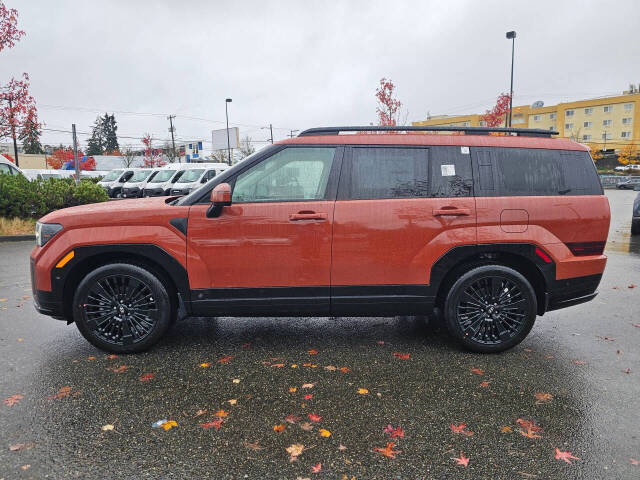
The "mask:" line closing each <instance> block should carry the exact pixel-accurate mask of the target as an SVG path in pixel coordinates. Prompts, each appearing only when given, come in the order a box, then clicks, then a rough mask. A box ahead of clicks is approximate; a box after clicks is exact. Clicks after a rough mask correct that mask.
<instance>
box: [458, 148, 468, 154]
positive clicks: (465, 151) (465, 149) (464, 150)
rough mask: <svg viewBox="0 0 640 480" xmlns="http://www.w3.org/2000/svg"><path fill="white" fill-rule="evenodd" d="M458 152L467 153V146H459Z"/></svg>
mask: <svg viewBox="0 0 640 480" xmlns="http://www.w3.org/2000/svg"><path fill="white" fill-rule="evenodd" d="M460 153H463V154H465V155H469V147H460Z"/></svg>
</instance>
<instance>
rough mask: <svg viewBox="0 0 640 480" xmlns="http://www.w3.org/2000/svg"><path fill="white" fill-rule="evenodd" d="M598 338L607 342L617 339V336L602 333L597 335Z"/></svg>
mask: <svg viewBox="0 0 640 480" xmlns="http://www.w3.org/2000/svg"><path fill="white" fill-rule="evenodd" d="M596 338H599V339H601V340H605V341H607V342H613V341H615V338H611V337H603V336H601V335H596Z"/></svg>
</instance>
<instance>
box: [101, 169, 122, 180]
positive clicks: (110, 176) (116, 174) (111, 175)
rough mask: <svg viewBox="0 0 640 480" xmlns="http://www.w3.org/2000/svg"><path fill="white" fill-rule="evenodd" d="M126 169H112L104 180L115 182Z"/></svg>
mask: <svg viewBox="0 0 640 480" xmlns="http://www.w3.org/2000/svg"><path fill="white" fill-rule="evenodd" d="M123 171H124V170H111V171H110V172H109V173H107V174H106V175H105V176H104V178H103V179H102V181H103V182H113V181H114V180H115V179H116V178H118V177H119V176H120V174H121V173H122V172H123Z"/></svg>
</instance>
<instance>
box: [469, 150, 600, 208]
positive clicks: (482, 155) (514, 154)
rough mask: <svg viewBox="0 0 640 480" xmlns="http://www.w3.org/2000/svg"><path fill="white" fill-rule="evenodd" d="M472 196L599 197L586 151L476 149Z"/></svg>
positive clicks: (596, 177) (596, 183)
mask: <svg viewBox="0 0 640 480" xmlns="http://www.w3.org/2000/svg"><path fill="white" fill-rule="evenodd" d="M474 156H475V162H476V165H475V167H474V168H475V169H476V172H477V174H476V178H477V180H476V196H555V195H600V194H602V187H601V186H600V180H599V178H598V175H597V172H596V169H595V167H594V165H593V161H592V160H591V157H589V154H588V153H587V152H578V151H562V150H544V149H537V148H476V149H474Z"/></svg>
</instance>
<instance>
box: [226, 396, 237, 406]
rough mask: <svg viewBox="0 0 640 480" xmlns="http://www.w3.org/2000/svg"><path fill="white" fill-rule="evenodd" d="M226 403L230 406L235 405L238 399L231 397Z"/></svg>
mask: <svg viewBox="0 0 640 480" xmlns="http://www.w3.org/2000/svg"><path fill="white" fill-rule="evenodd" d="M227 403H228V404H229V405H231V406H233V405H236V404H237V403H238V400H237V399H236V398H232V399H231V400H227Z"/></svg>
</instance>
